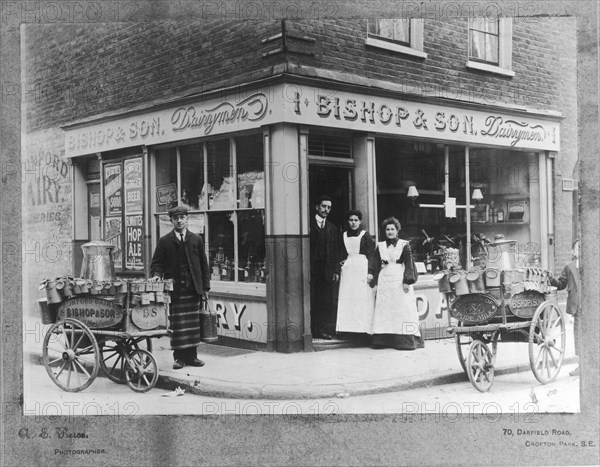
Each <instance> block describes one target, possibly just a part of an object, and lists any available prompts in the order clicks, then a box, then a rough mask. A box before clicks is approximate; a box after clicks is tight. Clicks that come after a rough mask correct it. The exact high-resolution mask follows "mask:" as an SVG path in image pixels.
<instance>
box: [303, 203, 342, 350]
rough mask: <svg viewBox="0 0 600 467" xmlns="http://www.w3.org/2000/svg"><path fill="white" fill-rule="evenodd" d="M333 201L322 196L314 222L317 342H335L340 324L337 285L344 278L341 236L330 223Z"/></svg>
mask: <svg viewBox="0 0 600 467" xmlns="http://www.w3.org/2000/svg"><path fill="white" fill-rule="evenodd" d="M332 204H333V203H332V200H331V198H330V197H329V196H321V197H320V198H319V199H318V200H317V203H316V205H315V210H316V214H315V215H314V216H313V218H312V219H311V222H310V320H311V332H312V335H313V337H314V338H321V339H328V340H329V339H331V338H332V335H333V334H334V333H335V322H336V316H335V315H336V303H335V298H336V283H337V282H338V281H339V278H340V247H339V245H340V232H339V229H338V227H337V226H336V225H334V224H333V223H331V222H329V221H328V220H327V216H329V213H330V212H331V208H332Z"/></svg>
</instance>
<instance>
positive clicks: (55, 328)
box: [40, 242, 173, 392]
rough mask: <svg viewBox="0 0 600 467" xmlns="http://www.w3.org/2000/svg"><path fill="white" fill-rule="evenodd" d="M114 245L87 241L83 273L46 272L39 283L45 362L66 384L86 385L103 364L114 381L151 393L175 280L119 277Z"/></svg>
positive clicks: (54, 377) (72, 387) (55, 377)
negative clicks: (49, 275) (52, 275)
mask: <svg viewBox="0 0 600 467" xmlns="http://www.w3.org/2000/svg"><path fill="white" fill-rule="evenodd" d="M112 248H113V245H111V244H109V243H105V242H90V243H87V244H85V245H83V246H82V249H83V250H84V261H83V265H82V270H81V277H80V278H73V277H70V276H64V277H60V278H57V279H53V280H50V279H45V280H44V281H42V283H41V285H40V289H41V290H45V291H46V301H43V300H40V305H41V306H40V309H41V311H42V322H43V324H51V327H50V328H49V329H48V331H47V332H46V334H45V336H44V341H43V362H44V366H45V367H46V371H47V372H48V375H49V376H50V378H51V379H52V381H54V383H55V384H56V385H57V386H58V387H60V388H61V389H63V390H65V391H69V392H77V391H82V390H83V389H85V388H87V387H88V386H90V385H91V384H92V383H93V382H94V379H95V378H96V376H97V375H98V372H99V370H100V368H101V369H102V371H103V372H104V373H105V374H106V376H107V377H108V378H109V379H110V380H112V381H114V382H116V383H126V384H127V385H128V386H129V387H130V388H131V389H132V390H134V391H136V392H146V391H149V390H150V389H152V388H153V387H154V385H155V384H156V382H157V381H158V365H157V363H156V359H155V358H154V356H153V355H152V338H155V337H162V336H166V335H170V333H171V331H170V329H169V325H168V324H169V321H168V316H169V302H170V295H169V292H170V291H171V290H173V281H172V280H170V279H167V280H145V279H125V278H123V279H119V278H116V277H115V274H114V266H113V262H112V252H111V250H112Z"/></svg>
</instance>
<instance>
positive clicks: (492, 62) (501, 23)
mask: <svg viewBox="0 0 600 467" xmlns="http://www.w3.org/2000/svg"><path fill="white" fill-rule="evenodd" d="M511 56H512V20H511V19H510V18H498V19H490V18H472V19H469V61H468V63H467V66H468V67H469V68H474V69H478V70H482V71H490V72H493V73H498V74H503V75H507V76H514V72H512V71H511V66H512V63H511V61H512V60H511Z"/></svg>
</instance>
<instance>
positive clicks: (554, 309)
mask: <svg viewBox="0 0 600 467" xmlns="http://www.w3.org/2000/svg"><path fill="white" fill-rule="evenodd" d="M516 243H517V242H516V241H511V240H505V241H501V242H496V243H494V244H492V245H491V246H490V248H491V249H492V250H495V251H496V252H497V253H498V255H497V258H496V259H497V260H498V261H496V262H493V263H489V262H488V264H491V265H493V266H494V267H487V265H482V266H480V267H477V268H474V269H471V270H468V271H465V270H461V269H454V268H451V269H446V270H444V271H441V272H439V273H437V274H436V275H435V276H434V278H435V279H436V280H437V281H438V287H439V291H440V292H441V293H443V294H444V295H445V297H446V302H447V303H448V309H449V316H448V324H449V327H448V329H447V331H448V333H449V334H450V335H453V336H454V338H455V342H456V351H457V354H458V358H459V361H460V364H461V366H462V368H463V370H464V371H465V372H466V373H467V375H468V377H469V380H470V381H471V383H472V384H473V386H474V387H475V388H476V389H477V390H478V391H481V392H486V391H489V390H490V388H491V387H492V384H493V382H494V365H495V362H496V351H497V348H498V343H499V342H521V343H526V344H527V345H528V348H529V364H530V367H531V371H532V372H533V374H534V376H535V377H536V379H537V380H538V381H539V382H541V383H542V384H547V383H550V382H552V381H554V380H555V379H556V377H557V376H558V374H559V372H560V369H561V366H562V362H563V358H564V355H565V348H566V331H565V328H566V324H565V323H566V321H565V314H564V313H563V311H562V310H561V309H560V308H559V306H558V303H557V297H556V289H555V288H554V287H551V286H550V281H549V273H548V271H546V270H543V269H541V268H536V267H525V268H521V269H517V268H516V267H515V262H514V256H515V248H516ZM452 318H454V320H455V321H454V320H452Z"/></svg>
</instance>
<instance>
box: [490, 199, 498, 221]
mask: <svg viewBox="0 0 600 467" xmlns="http://www.w3.org/2000/svg"><path fill="white" fill-rule="evenodd" d="M489 212H490V222H491V223H493V224H494V223H496V207H495V205H494V201H490V211H489Z"/></svg>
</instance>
